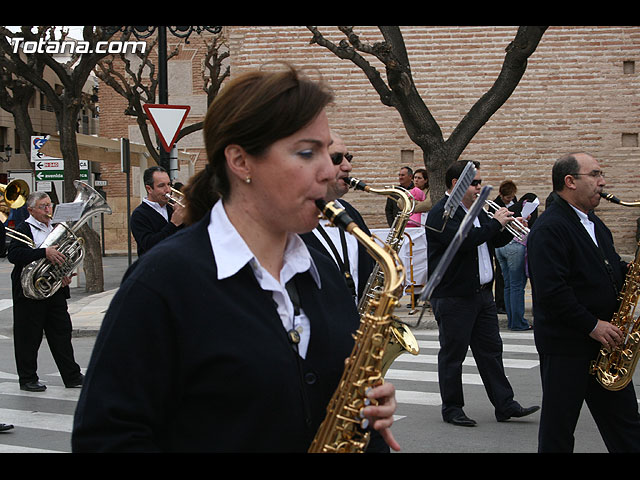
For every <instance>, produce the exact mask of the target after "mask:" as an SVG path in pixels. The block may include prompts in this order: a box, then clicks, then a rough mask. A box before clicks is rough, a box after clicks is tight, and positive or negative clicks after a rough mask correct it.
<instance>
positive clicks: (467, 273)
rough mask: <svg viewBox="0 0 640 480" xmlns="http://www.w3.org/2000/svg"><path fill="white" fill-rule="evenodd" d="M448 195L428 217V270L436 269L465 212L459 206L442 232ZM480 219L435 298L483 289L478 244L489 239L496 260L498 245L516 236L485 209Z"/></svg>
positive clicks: (443, 279) (467, 237) (434, 292)
mask: <svg viewBox="0 0 640 480" xmlns="http://www.w3.org/2000/svg"><path fill="white" fill-rule="evenodd" d="M448 198H449V197H447V196H445V197H443V198H442V199H440V201H439V202H438V203H436V204H435V205H434V206H433V208H432V209H431V211H430V212H429V216H428V217H427V222H426V225H427V227H426V233H427V249H428V261H429V272H434V271H435V269H436V267H437V266H438V263H440V259H441V258H442V256H443V255H444V252H445V251H446V249H447V247H448V246H449V244H450V243H451V241H452V240H453V237H454V236H455V234H456V233H457V231H458V229H459V228H460V224H461V223H462V220H464V217H465V215H466V212H465V211H464V209H463V208H462V207H461V206H460V207H458V208H457V210H456V213H455V214H454V215H453V218H451V219H449V220H448V221H447V222H446V224H445V227H444V230H443V232H442V233H439V232H438V231H439V230H441V229H442V225H443V223H444V221H443V219H442V214H443V212H444V205H445V203H446V202H447V199H448ZM478 220H479V221H480V227H472V228H471V230H470V231H469V233H468V235H467V236H466V238H465V239H464V241H463V242H462V244H461V245H460V248H459V249H458V251H457V253H456V255H455V256H454V257H453V259H452V260H451V263H450V264H449V268H447V270H446V272H445V273H444V275H443V277H442V280H441V281H440V283H439V284H438V286H437V287H436V288H435V289H434V291H433V293H432V295H431V296H432V297H433V298H438V297H460V296H467V295H472V294H473V293H474V292H476V291H477V290H478V289H479V288H480V271H479V269H478V246H479V245H481V244H483V243H485V242H486V243H487V246H488V248H489V255H490V256H491V259H492V260H493V256H494V250H495V248H497V247H502V246H503V245H506V244H507V243H509V242H510V241H511V240H512V239H513V235H511V234H510V233H509V232H508V231H507V230H506V229H505V230H503V229H502V225H501V224H500V222H498V221H497V220H495V219H493V218H489V216H488V215H487V214H486V212H485V211H484V210H482V211H480V214H479V215H478ZM492 263H493V262H492Z"/></svg>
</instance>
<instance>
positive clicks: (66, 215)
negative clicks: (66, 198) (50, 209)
mask: <svg viewBox="0 0 640 480" xmlns="http://www.w3.org/2000/svg"><path fill="white" fill-rule="evenodd" d="M83 208H84V205H83V203H82V202H71V203H61V204H59V205H58V206H57V207H56V210H55V212H54V213H53V218H52V219H51V221H52V222H53V223H62V222H75V221H77V220H78V219H79V218H80V215H82V209H83Z"/></svg>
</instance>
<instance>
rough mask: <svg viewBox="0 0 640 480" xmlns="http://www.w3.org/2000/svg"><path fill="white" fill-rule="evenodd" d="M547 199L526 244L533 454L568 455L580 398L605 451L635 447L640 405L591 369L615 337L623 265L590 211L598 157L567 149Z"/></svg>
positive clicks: (595, 198)
mask: <svg viewBox="0 0 640 480" xmlns="http://www.w3.org/2000/svg"><path fill="white" fill-rule="evenodd" d="M552 181H553V201H552V202H551V203H550V204H549V206H548V207H547V208H546V209H545V211H544V213H543V214H542V215H540V216H539V217H538V220H537V221H536V223H535V225H534V226H533V227H532V229H531V232H530V234H529V238H528V241H527V247H528V260H529V273H530V277H531V287H532V292H533V308H534V332H535V338H536V347H537V349H538V353H539V355H540V373H541V379H542V389H543V396H542V411H541V415H540V428H539V433H538V451H539V452H572V451H573V450H574V443H575V439H574V432H575V428H576V425H577V422H578V417H579V415H580V409H581V408H582V404H583V402H586V404H587V407H588V408H589V410H590V412H591V414H592V416H593V419H594V420H595V422H596V425H597V426H598V430H599V431H600V435H601V436H602V439H603V440H604V443H605V445H606V448H607V449H608V450H609V451H610V452H638V451H640V420H639V417H638V403H637V399H636V395H635V391H634V389H633V385H632V383H630V384H629V385H628V386H627V387H626V388H624V389H622V390H620V391H609V390H606V389H605V388H604V387H602V386H601V385H600V384H599V383H598V382H597V380H596V377H595V376H594V375H591V374H590V364H591V362H592V361H593V360H595V359H596V357H597V354H598V350H599V349H600V348H601V346H603V345H604V346H612V347H613V346H615V345H616V344H618V343H620V341H621V334H620V331H619V330H618V328H617V327H615V326H614V325H612V324H611V323H609V322H610V320H611V318H612V316H613V314H614V313H615V312H616V311H617V308H618V293H619V291H620V289H621V288H622V285H623V281H624V278H625V274H626V271H627V264H626V263H624V262H623V261H622V260H621V259H620V256H619V255H618V254H617V253H616V251H615V248H614V244H613V237H612V235H611V231H610V230H609V229H608V228H607V227H606V225H605V224H604V223H603V222H602V220H600V218H598V217H597V216H596V215H595V213H594V211H593V210H594V209H595V208H596V207H597V206H598V204H599V203H600V192H602V189H603V187H604V186H605V184H606V182H605V180H604V173H603V172H602V169H601V168H600V165H599V164H598V162H597V161H596V159H595V158H594V157H593V156H591V155H590V154H588V153H583V152H580V153H572V154H568V155H565V156H563V157H561V158H560V159H558V160H557V161H556V162H555V164H554V166H553V169H552Z"/></svg>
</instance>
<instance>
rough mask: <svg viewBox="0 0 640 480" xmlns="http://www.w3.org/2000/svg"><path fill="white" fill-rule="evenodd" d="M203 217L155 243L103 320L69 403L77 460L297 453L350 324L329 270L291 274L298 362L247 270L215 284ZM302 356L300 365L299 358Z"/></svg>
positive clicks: (315, 418)
mask: <svg viewBox="0 0 640 480" xmlns="http://www.w3.org/2000/svg"><path fill="white" fill-rule="evenodd" d="M208 221H209V215H205V217H204V218H203V219H202V220H201V221H199V222H197V223H196V224H194V225H192V226H189V227H187V228H184V229H183V230H181V231H180V232H178V233H176V234H175V235H172V236H171V237H170V238H168V239H167V240H166V241H164V242H162V243H161V244H158V245H156V246H155V247H154V248H153V249H152V250H151V251H150V252H148V253H147V254H145V255H144V256H143V257H142V258H140V259H139V260H138V261H137V262H136V263H135V264H134V265H135V266H132V268H131V269H130V271H129V272H128V274H127V275H126V279H125V280H124V282H123V283H122V285H121V287H120V289H119V290H118V292H117V294H116V296H115V297H114V299H113V301H112V302H111V305H110V307H109V310H108V311H107V314H106V316H105V318H104V321H103V324H102V328H101V331H100V333H99V335H98V337H97V340H96V345H95V347H94V351H93V355H92V358H91V361H90V364H89V367H88V369H87V375H86V379H85V383H84V386H83V389H82V393H81V395H80V399H79V402H78V406H77V410H76V414H75V423H74V429H73V435H72V447H73V450H74V451H76V452H98V451H137V452H146V451H173V452H196V451H197V452H205V451H206V452H303V451H306V450H307V448H308V446H309V445H310V442H311V439H312V436H313V434H314V432H315V431H316V429H317V428H318V426H319V424H320V422H321V420H322V419H323V418H324V416H325V413H326V410H325V409H326V406H327V403H328V401H329V399H330V397H331V395H332V394H333V392H334V390H335V388H336V386H337V384H338V381H339V379H340V376H341V374H342V370H343V367H344V361H345V358H347V357H348V356H349V354H350V352H351V349H352V347H353V338H352V334H353V332H354V331H355V329H356V328H357V326H358V324H359V317H358V314H357V311H356V308H355V305H354V302H353V299H352V298H351V296H350V295H348V294H347V292H346V290H345V289H344V285H343V280H342V279H341V277H340V274H339V272H338V271H337V270H336V268H335V267H334V265H333V263H332V262H331V261H330V260H329V259H327V258H326V257H325V256H324V255H322V254H320V253H319V252H317V251H315V250H313V249H309V250H310V251H311V254H312V256H313V259H314V261H315V263H316V265H317V266H318V270H319V273H320V276H321V279H322V288H321V289H318V288H317V287H316V284H315V282H314V281H313V279H312V277H311V275H310V274H309V273H308V272H306V273H303V274H298V275H297V276H296V277H295V281H296V284H297V286H298V291H299V294H300V300H301V304H302V309H303V310H304V312H305V313H306V314H307V316H308V317H309V320H310V322H311V341H310V344H309V349H308V352H307V356H306V359H301V358H300V357H299V356H298V355H297V354H296V353H295V352H294V350H293V348H292V346H291V344H290V343H289V339H288V335H287V333H286V332H285V330H284V328H283V326H282V323H281V320H280V317H279V316H278V313H277V311H276V307H275V306H274V302H273V300H272V298H271V295H270V294H269V293H268V292H264V291H263V290H261V289H260V287H259V286H258V283H257V281H256V279H255V276H254V274H253V272H252V271H251V268H250V266H249V265H246V266H245V267H244V268H243V269H241V270H240V271H239V272H238V273H237V274H236V275H234V276H232V277H229V278H227V279H224V280H217V275H216V273H217V272H216V264H215V259H214V256H213V251H212V249H211V243H210V239H209V235H208V232H207V226H208ZM298 360H300V363H299V362H298Z"/></svg>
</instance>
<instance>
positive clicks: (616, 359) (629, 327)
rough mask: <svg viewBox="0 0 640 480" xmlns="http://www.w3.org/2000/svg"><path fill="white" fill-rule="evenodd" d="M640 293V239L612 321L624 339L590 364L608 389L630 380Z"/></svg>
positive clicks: (637, 344) (639, 341) (639, 329)
mask: <svg viewBox="0 0 640 480" xmlns="http://www.w3.org/2000/svg"><path fill="white" fill-rule="evenodd" d="M600 196H601V197H602V198H605V199H607V200H609V201H610V202H613V203H617V204H619V205H624V206H628V207H631V206H640V202H622V201H620V200H619V199H618V198H616V197H614V196H613V195H611V194H607V193H604V192H602V193H601V194H600ZM639 297H640V243H638V245H637V246H636V256H635V259H634V261H633V262H631V263H630V264H629V267H628V270H627V275H626V277H625V280H624V285H623V286H622V290H621V291H620V306H619V307H618V311H617V312H616V313H615V314H614V315H613V318H612V319H611V323H612V324H613V325H615V326H616V327H618V328H619V329H620V330H621V332H622V335H623V338H624V341H623V342H622V343H621V344H620V345H618V346H616V347H612V348H607V347H602V348H601V349H600V351H599V352H598V356H597V357H596V359H595V360H594V361H593V362H592V364H591V373H592V374H593V375H595V376H596V379H597V380H598V382H599V383H600V384H601V385H602V386H603V387H604V388H606V389H607V390H622V389H623V388H624V387H626V386H627V384H628V383H629V382H630V381H631V379H632V377H633V372H634V370H635V368H636V365H637V363H638V355H640V352H639V351H638V350H639V349H640V322H639V319H638V316H637V315H636V313H635V310H636V306H637V305H638V298H639Z"/></svg>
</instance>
